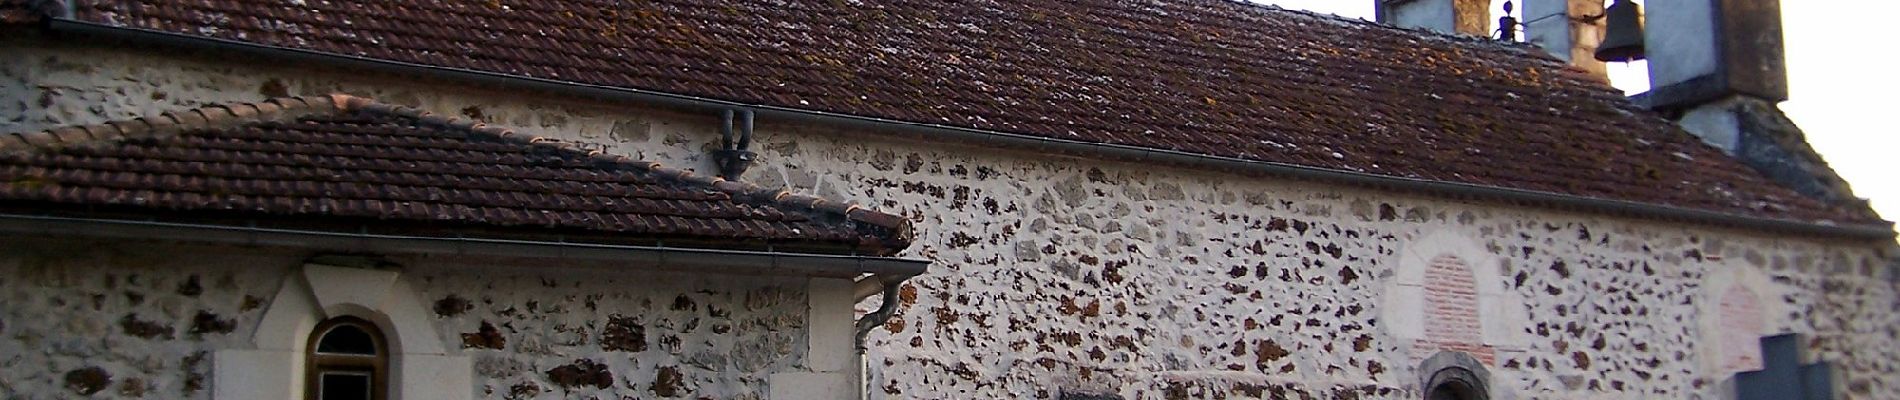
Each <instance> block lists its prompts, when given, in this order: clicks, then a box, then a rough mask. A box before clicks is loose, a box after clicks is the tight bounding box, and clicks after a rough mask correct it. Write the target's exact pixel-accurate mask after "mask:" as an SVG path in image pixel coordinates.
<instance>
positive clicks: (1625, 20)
mask: <svg viewBox="0 0 1900 400" xmlns="http://www.w3.org/2000/svg"><path fill="white" fill-rule="evenodd" d="M1604 15H1605V16H1606V17H1607V18H1609V21H1608V22H1607V23H1606V25H1608V28H1607V29H1608V30H1607V31H1606V32H1605V33H1604V34H1603V43H1601V44H1599V45H1597V54H1596V57H1597V61H1604V62H1630V61H1636V60H1641V59H1643V8H1642V6H1639V5H1636V3H1631V2H1630V1H1629V0H1616V4H1612V5H1610V9H1609V10H1608V11H1605V12H1604Z"/></svg>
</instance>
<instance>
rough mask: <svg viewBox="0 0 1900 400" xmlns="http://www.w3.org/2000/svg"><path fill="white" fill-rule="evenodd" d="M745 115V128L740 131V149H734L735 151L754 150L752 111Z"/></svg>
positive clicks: (746, 111) (747, 111)
mask: <svg viewBox="0 0 1900 400" xmlns="http://www.w3.org/2000/svg"><path fill="white" fill-rule="evenodd" d="M744 114H745V125H742V126H743V127H744V128H742V129H740V130H739V147H735V148H733V150H739V151H751V150H752V110H745V111H744Z"/></svg>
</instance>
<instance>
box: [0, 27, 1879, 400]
mask: <svg viewBox="0 0 1900 400" xmlns="http://www.w3.org/2000/svg"><path fill="white" fill-rule="evenodd" d="M7 43H8V44H6V46H8V47H6V48H4V50H5V51H7V52H8V54H18V55H19V57H20V58H21V59H24V60H32V61H31V62H22V63H8V64H5V65H4V66H0V74H9V75H8V76H5V77H0V78H5V79H14V80H22V81H23V80H24V79H26V78H22V74H25V75H30V76H33V79H36V80H39V79H58V80H61V81H62V82H71V84H70V85H68V86H65V87H60V88H54V89H51V91H50V92H51V93H52V95H51V96H50V97H47V96H46V93H49V91H48V90H43V89H41V88H28V89H12V90H11V91H8V90H0V107H19V108H21V109H22V110H23V111H22V112H20V113H14V114H10V115H22V116H25V119H24V121H21V122H11V123H12V124H14V125H11V126H0V130H18V129H22V128H25V129H30V128H35V127H43V126H49V125H59V124H70V123H84V122H97V121H100V120H104V119H106V118H123V117H126V116H131V115H135V114H138V113H142V112H149V111H150V110H156V109H166V108H177V107H178V106H184V105H196V104H197V102H222V101H233V100H245V101H250V100H256V99H258V98H261V97H263V95H262V94H261V93H262V92H264V91H266V90H265V89H271V90H281V91H287V92H290V93H293V94H305V93H322V92H327V91H331V90H343V91H348V92H352V93H355V94H359V95H364V96H369V97H376V98H379V99H381V100H384V101H388V102H392V103H398V104H409V105H415V106H419V107H422V108H425V109H431V110H462V113H463V114H465V115H470V116H477V117H478V118H481V119H483V120H485V121H488V122H491V123H498V124H505V125H509V126H511V127H516V128H520V129H522V130H523V131H526V132H531V133H535V134H541V135H553V136H559V137H562V138H563V139H567V140H574V141H578V142H582V143H586V144H587V145H588V146H597V147H600V148H604V149H606V150H608V151H612V152H616V153H619V154H625V155H627V156H629V157H635V158H643V159H651V160H655V161H660V162H663V163H667V164H669V165H674V166H683V167H688V168H698V169H700V170H710V167H711V164H710V161H709V159H708V157H705V152H704V150H706V149H708V148H712V147H713V146H714V143H716V141H717V140H718V139H717V138H718V136H717V129H716V126H715V125H714V123H715V122H716V120H715V119H714V117H713V116H711V115H686V114H676V113H670V112H664V111H656V110H650V109H643V108H640V107H639V106H638V105H626V104H616V105H589V104H588V103H587V102H588V101H589V100H585V99H564V98H557V97H555V96H553V95H547V96H519V95H504V94H503V93H499V92H494V91H486V90H485V89H479V88H455V87H445V86H442V85H440V84H418V83H414V82H410V81H407V80H403V79H393V78H388V77H376V76H364V75H355V74H350V75H346V74H328V73H312V72H310V71H299V70H295V69H292V68H295V67H289V66H259V65H245V64H231V63H222V62H210V61H207V60H203V59H192V58H185V57H184V56H176V57H175V56H171V55H156V54H147V55H127V54H109V53H111V52H114V51H118V52H123V51H124V49H106V48H62V47H57V46H52V45H42V44H34V43H22V42H7ZM62 63H64V64H79V65H86V66H87V67H85V68H69V67H61V66H59V65H61V64H62ZM130 66H138V67H136V68H134V67H130ZM273 82H276V83H273ZM6 87H7V88H21V87H22V86H16V85H8V86H6ZM43 97H44V98H50V99H51V100H50V101H49V102H48V104H51V105H49V106H40V105H38V104H40V103H38V100H39V99H41V98H43ZM95 105H96V107H97V108H98V109H97V110H88V109H87V108H89V107H95ZM3 123H9V122H4V121H0V124H3ZM754 145H755V146H756V147H755V149H754V150H755V151H759V152H760V153H761V157H760V159H761V161H760V164H759V165H758V166H756V167H754V168H753V171H754V172H750V173H748V175H747V179H748V180H751V181H754V182H757V183H760V184H763V185H768V186H775V185H784V186H791V187H794V188H797V189H799V190H803V191H807V192H813V193H818V194H822V195H826V196H837V197H843V198H847V199H851V200H856V201H859V202H862V203H864V204H868V205H872V206H875V207H878V208H879V209H881V210H884V211H891V212H897V213H902V214H904V215H907V216H910V217H911V218H913V220H914V221H916V222H917V223H918V231H919V233H920V234H922V237H920V238H919V240H918V244H917V245H916V246H914V247H913V248H912V249H910V250H909V251H908V252H907V254H906V255H909V256H918V257H928V258H931V259H933V260H936V261H937V264H936V265H935V266H934V267H933V270H932V273H931V274H930V275H927V276H925V277H922V278H919V279H917V280H915V281H913V283H911V284H910V285H908V286H907V287H906V288H905V290H904V292H903V293H904V296H903V301H904V304H903V307H902V308H901V309H900V310H901V313H900V315H899V316H898V317H897V318H896V319H894V320H893V321H892V322H891V323H890V324H888V325H887V327H888V328H889V329H890V331H891V332H884V331H879V332H877V333H874V334H873V335H872V337H871V346H872V350H871V354H870V359H871V367H872V368H871V371H872V382H871V385H872V387H873V388H874V390H872V393H871V394H872V395H873V397H874V398H892V399H902V398H1050V397H1055V396H1057V395H1059V394H1060V393H1062V392H1061V390H1062V389H1063V388H1075V389H1078V391H1079V392H1087V393H1106V394H1114V395H1117V396H1121V397H1122V398H1129V399H1169V398H1221V397H1227V398H1251V397H1266V398H1275V397H1293V398H1298V397H1301V396H1311V397H1316V398H1355V397H1356V398H1417V397H1418V393H1417V388H1416V387H1414V385H1416V383H1415V382H1417V381H1418V374H1420V373H1421V371H1415V370H1414V366H1415V365H1417V363H1418V362H1419V361H1420V360H1421V356H1420V355H1418V354H1417V353H1418V352H1417V351H1415V350H1418V348H1420V347H1422V346H1424V345H1426V344H1421V343H1414V342H1411V341H1403V340H1398V339H1396V337H1395V336H1394V335H1393V334H1392V333H1391V332H1392V330H1393V329H1394V328H1395V327H1394V326H1390V325H1388V324H1389V322H1390V321H1386V320H1384V319H1382V318H1380V317H1379V316H1380V315H1381V311H1382V310H1380V307H1384V304H1385V302H1384V300H1385V299H1384V298H1382V297H1381V296H1382V293H1383V292H1384V290H1383V288H1384V287H1385V285H1384V284H1385V283H1386V282H1388V281H1390V280H1392V279H1394V276H1395V274H1396V273H1397V271H1396V270H1397V267H1396V265H1395V264H1396V263H1397V261H1396V260H1397V259H1398V258H1399V257H1400V254H1401V253H1403V252H1405V251H1408V249H1410V248H1412V246H1415V244H1416V243H1417V242H1418V241H1419V239H1420V238H1421V237H1423V236H1425V235H1428V234H1433V233H1444V232H1448V233H1449V234H1451V235H1455V236H1459V237H1461V238H1464V239H1465V240H1468V241H1470V242H1472V243H1475V246H1474V247H1475V248H1478V249H1480V250H1478V251H1482V252H1484V253H1488V254H1489V255H1490V256H1488V257H1474V256H1472V255H1469V254H1463V253H1460V254H1454V255H1455V256H1457V257H1459V258H1461V259H1465V260H1475V259H1480V258H1483V259H1494V260H1496V261H1495V262H1487V263H1483V264H1470V265H1467V267H1469V268H1471V269H1472V270H1473V271H1474V274H1473V276H1492V277H1496V278H1495V279H1483V280H1477V281H1475V282H1474V284H1475V285H1479V286H1481V287H1482V286H1484V285H1497V286H1498V287H1500V288H1501V289H1499V290H1500V291H1502V292H1505V293H1507V294H1509V295H1510V296H1507V297H1514V298H1517V299H1520V300H1516V301H1518V302H1521V303H1522V304H1521V306H1522V309H1523V310H1524V311H1523V314H1524V315H1523V318H1515V319H1511V320H1506V321H1499V322H1498V323H1509V324H1511V325H1510V326H1503V327H1500V328H1501V329H1500V330H1503V331H1508V332H1513V333H1515V334H1517V335H1521V336H1523V337H1524V339H1523V340H1522V341H1523V343H1522V344H1521V345H1516V346H1512V347H1509V348H1496V349H1495V354H1494V355H1493V357H1494V359H1493V360H1492V364H1490V365H1492V366H1493V367H1492V371H1491V373H1492V377H1493V382H1494V384H1495V385H1496V386H1497V387H1498V390H1499V391H1501V393H1513V394H1515V396H1516V397H1517V398H1532V397H1537V398H1586V397H1588V398H1601V397H1627V398H1694V397H1698V396H1699V397H1703V398H1710V397H1712V396H1715V395H1716V392H1717V391H1718V390H1719V387H1720V382H1721V380H1722V379H1723V378H1724V376H1725V375H1723V374H1722V373H1721V372H1719V371H1716V368H1714V367H1712V366H1709V365H1707V363H1705V362H1704V361H1705V360H1703V358H1704V357H1705V356H1704V355H1703V354H1702V352H1700V351H1698V350H1696V349H1699V348H1702V346H1703V345H1705V344H1707V343H1714V342H1716V341H1718V340H1719V337H1718V335H1715V334H1714V333H1713V331H1712V330H1711V329H1705V328H1702V327H1701V326H1699V324H1698V323H1697V322H1696V321H1698V320H1699V319H1700V317H1701V316H1702V315H1705V314H1704V312H1703V311H1700V310H1701V307H1702V306H1703V305H1707V304H1712V303H1714V302H1716V301H1718V300H1715V298H1714V297H1712V296H1710V295H1709V294H1707V293H1705V292H1704V291H1703V290H1701V287H1703V286H1706V282H1709V281H1710V280H1712V279H1716V278H1717V277H1721V276H1726V275H1729V274H1733V273H1734V271H1738V270H1743V269H1753V270H1759V271H1762V274H1763V275H1765V276H1767V277H1768V278H1766V279H1763V281H1764V282H1767V283H1765V284H1764V285H1767V286H1769V287H1770V288H1771V289H1773V290H1774V291H1775V293H1777V294H1778V295H1774V296H1763V297H1762V299H1764V301H1765V302H1766V303H1764V304H1763V306H1764V308H1767V309H1774V310H1780V311H1778V312H1775V313H1772V314H1768V315H1773V317H1771V318H1769V319H1767V320H1765V321H1764V323H1765V324H1766V328H1765V329H1767V330H1771V331H1782V332H1802V333H1807V334H1810V335H1811V336H1812V337H1813V338H1814V340H1812V341H1811V343H1812V346H1811V347H1812V348H1811V349H1810V350H1812V352H1811V354H1815V355H1817V356H1819V357H1822V358H1828V359H1835V360H1842V362H1841V363H1840V364H1839V365H1841V366H1842V369H1843V370H1845V371H1846V375H1847V377H1846V378H1845V379H1844V380H1845V381H1847V382H1848V388H1847V390H1846V393H1847V394H1848V396H1849V397H1850V398H1857V399H1876V398H1896V397H1900V373H1897V372H1896V368H1900V366H1896V363H1895V362H1894V361H1893V360H1900V339H1896V337H1900V335H1895V334H1894V332H1895V331H1894V329H1896V328H1894V327H1895V326H1900V316H1896V313H1895V312H1893V310H1895V309H1896V300H1893V299H1896V298H1900V291H1896V289H1895V287H1894V283H1893V282H1894V281H1893V280H1892V279H1890V278H1889V277H1887V276H1885V274H1888V273H1889V272H1888V271H1886V270H1884V269H1882V268H1879V267H1877V266H1876V263H1877V262H1878V261H1877V260H1878V255H1877V254H1874V253H1873V252H1872V251H1871V250H1868V249H1867V248H1865V247H1858V246H1854V245H1850V244H1842V243H1829V242H1825V241H1813V240H1805V239H1798V238H1778V237H1773V236H1765V235H1761V234H1756V233H1749V232H1740V231H1734V230H1727V229H1719V228H1709V227H1702V226H1694V225H1682V224H1676V223H1655V222H1645V221H1637V220H1629V219H1622V218H1613V217H1605V216H1598V215H1590V214H1578V213H1570V212H1561V211H1553V210H1546V209H1538V208H1524V207H1517V206H1509V205H1500V204H1493V203H1483V202H1468V201H1448V200H1440V199H1433V198H1427V197H1421V196H1416V195H1412V194H1407V193H1393V192H1382V191H1368V190H1360V189H1353V188H1342V187H1335V186H1326V185H1323V184H1317V183H1314V182H1300V181H1287V180H1277V179H1268V178H1261V177H1247V176H1237V175H1231V174H1225V173H1219V172H1212V171H1193V170H1182V169H1174V168H1165V167H1156V166H1151V165H1137V164H1126V163H1108V162H1098V161H1090V160H1085V159H1074V158H1058V157H1051V156H1047V155H1043V154H1030V153H1021V152H1011V151H1002V150H995V149H982V148H972V147H960V146H954V145H945V144H941V143H930V142H922V141H913V140H903V139H895V138H885V137H884V136H883V135H881V134H879V133H875V132H864V131H844V130H840V129H837V128H833V127H823V126H809V125H796V124H791V123H790V122H788V121H781V120H771V119H767V120H762V121H761V122H760V125H759V131H758V137H757V138H755V143H754ZM1432 256H1436V255H1432ZM1478 272H1482V273H1481V274H1480V273H1478ZM437 294H440V293H437ZM432 296H435V294H432ZM436 300H440V299H439V298H430V299H428V301H431V302H434V301H436ZM1484 300H1485V296H1480V302H1479V304H1478V305H1477V306H1476V307H1478V308H1479V309H1480V310H1481V311H1484V310H1489V308H1487V307H1494V306H1488V305H1486V304H1494V303H1487V302H1485V301H1484ZM656 301H659V302H660V303H666V302H668V300H656ZM692 301H693V302H695V303H696V306H698V305H697V304H698V302H699V301H700V300H698V299H692ZM470 302H471V303H472V304H475V303H477V302H475V301H473V299H472V298H470ZM451 303H453V302H451ZM517 304H520V305H522V306H525V302H524V301H519V300H518V301H517ZM656 304H657V303H656ZM870 306H871V305H870V304H865V305H861V307H863V308H868V307H870ZM451 308H453V307H451ZM518 309H519V308H518ZM1487 314H1489V313H1488V312H1480V313H1479V315H1480V322H1479V325H1480V326H1481V327H1482V326H1485V325H1484V324H1485V323H1490V322H1493V320H1491V319H1485V318H1484V317H1483V315H1487ZM626 315H627V314H623V317H624V316H626ZM488 319H489V323H490V324H491V325H494V326H495V330H496V331H498V332H507V330H506V329H504V328H503V325H502V324H503V323H504V321H501V320H500V318H498V317H488ZM444 321H445V322H443V323H444V324H450V325H452V326H453V328H452V329H451V328H443V329H442V332H443V334H444V335H452V334H453V335H460V334H467V333H475V334H477V335H478V336H479V335H480V334H481V332H482V331H483V330H482V328H481V318H477V317H471V316H467V315H464V316H458V317H451V318H448V319H445V320H444ZM447 321H452V322H447ZM5 322H6V323H7V326H6V327H5V329H6V332H9V333H10V332H14V331H15V329H16V328H15V326H14V325H16V324H17V322H15V321H13V320H12V319H11V318H9V319H7V320H6V321H5ZM523 326H526V325H525V324H517V325H515V326H514V328H513V329H517V330H519V329H526V328H523ZM533 326H535V327H538V328H537V329H553V328H550V327H547V326H546V325H545V324H535V325H533ZM740 328H741V327H739V326H733V327H730V329H733V330H737V329H740ZM645 329H646V331H647V336H649V337H652V336H655V335H656V333H655V332H656V329H655V328H653V326H652V325H646V328H645ZM590 334H591V333H590ZM445 340H447V341H449V342H451V343H456V344H457V345H458V346H459V345H460V344H461V343H462V338H461V337H460V336H456V337H452V338H445ZM519 341H522V340H519V339H516V338H514V337H507V338H506V340H505V344H502V345H501V346H502V347H503V348H520V347H515V346H520V345H522V344H520V343H517V342H519ZM540 344H541V345H545V344H546V342H545V341H543V342H540ZM1467 344H1469V343H1467ZM1480 344H1482V343H1480ZM590 345H592V344H590ZM648 345H649V346H652V347H657V348H664V346H669V345H668V344H665V343H662V342H661V341H660V340H659V339H653V340H651V341H650V342H649V343H648ZM735 345H736V344H735ZM681 346H682V347H685V344H684V343H682V344H681ZM536 348H538V347H536ZM482 351H488V350H482ZM649 351H653V350H649ZM703 357H705V358H713V357H715V356H714V355H712V354H706V355H704V356H703ZM536 360H538V361H536V362H539V363H543V364H535V365H532V366H531V367H530V366H527V365H523V364H525V362H521V361H518V360H517V358H514V357H493V359H491V360H488V361H482V360H478V361H477V362H478V368H498V370H504V371H515V370H524V371H525V370H535V371H540V372H545V371H546V370H548V369H550V368H554V367H559V366H562V365H576V366H577V369H583V370H588V369H586V368H582V367H586V365H584V364H583V363H579V362H578V358H576V357H566V358H565V359H562V357H550V358H546V359H536ZM541 360H545V361H541ZM556 360H558V361H559V362H558V363H557V362H556ZM593 361H594V362H602V361H601V360H597V359H594V360H593ZM484 362H485V363H486V365H487V366H486V367H483V366H482V365H484V364H482V363H484ZM728 362H731V361H728ZM617 368H620V367H618V366H615V367H610V368H607V370H608V371H610V372H614V374H615V377H616V379H619V378H620V377H622V376H626V375H629V374H621V373H619V372H617V370H616V369H617ZM635 368H636V369H637V370H638V371H639V372H634V373H630V374H631V375H634V376H642V377H643V376H647V375H648V374H651V375H652V376H654V379H655V380H654V382H660V381H666V382H672V380H671V379H670V378H668V379H666V380H660V379H659V377H660V375H661V373H660V371H666V369H664V368H665V366H656V365H649V364H641V365H640V366H638V367H635ZM680 371H689V369H684V368H682V369H680ZM682 374H684V372H682ZM544 375H545V374H542V375H537V378H536V379H537V380H540V379H544V378H541V376H544ZM685 375H687V376H691V375H690V374H685ZM669 376H670V375H669ZM737 379H743V378H737ZM679 382H680V383H681V386H682V387H691V386H692V385H694V383H689V382H698V380H697V378H681V379H679ZM489 384H490V383H485V385H489ZM492 385H493V386H494V387H495V393H497V394H490V395H489V396H490V397H504V396H505V394H506V393H508V392H509V391H512V390H515V389H516V388H517V387H519V388H520V390H521V393H545V391H550V390H558V389H556V388H554V387H553V385H552V384H549V383H543V382H538V381H537V383H534V385H532V386H526V385H522V386H515V385H517V384H514V383H503V382H500V381H499V380H495V381H494V382H493V383H492Z"/></svg>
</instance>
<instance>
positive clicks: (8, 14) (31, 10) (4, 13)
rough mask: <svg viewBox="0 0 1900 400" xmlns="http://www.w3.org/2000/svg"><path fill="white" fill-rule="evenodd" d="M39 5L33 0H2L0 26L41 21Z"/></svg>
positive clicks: (0, 0) (0, 4)
mask: <svg viewBox="0 0 1900 400" xmlns="http://www.w3.org/2000/svg"><path fill="white" fill-rule="evenodd" d="M37 6H38V4H36V3H34V1H32V0H0V26H5V25H13V24H28V23H33V22H35V21H39V20H40V15H41V14H40V13H39V12H38V10H37V8H36V7H37Z"/></svg>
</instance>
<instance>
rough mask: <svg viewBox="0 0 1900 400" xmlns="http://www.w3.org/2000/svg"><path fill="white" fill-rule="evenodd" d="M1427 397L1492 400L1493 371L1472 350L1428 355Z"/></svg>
mask: <svg viewBox="0 0 1900 400" xmlns="http://www.w3.org/2000/svg"><path fill="white" fill-rule="evenodd" d="M1418 370H1419V371H1420V372H1423V373H1424V374H1425V375H1424V378H1425V379H1424V381H1423V383H1424V384H1425V386H1424V389H1425V390H1424V395H1425V400H1489V399H1490V398H1491V394H1490V392H1491V390H1490V388H1489V385H1490V381H1491V373H1490V371H1486V370H1485V369H1484V364H1483V363H1482V362H1480V361H1478V359H1477V358H1476V357H1472V356H1471V354H1467V353H1463V352H1456V351H1444V352H1439V353H1438V354H1436V355H1433V356H1432V357H1431V358H1428V359H1425V362H1424V363H1422V364H1420V365H1419V368H1418Z"/></svg>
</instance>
